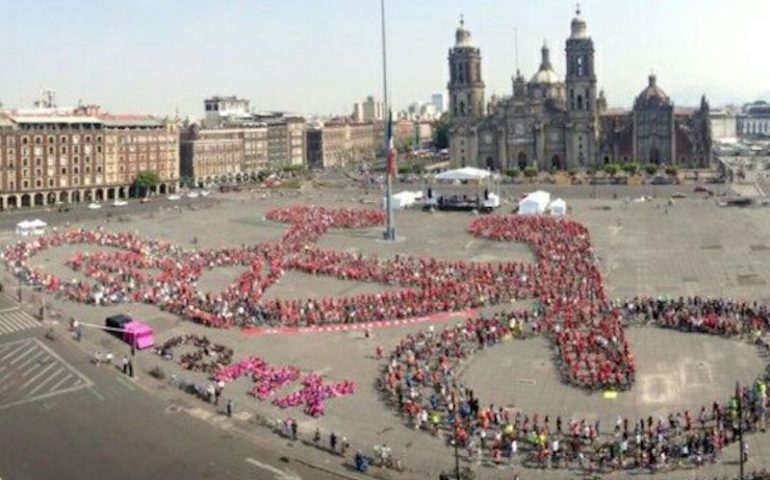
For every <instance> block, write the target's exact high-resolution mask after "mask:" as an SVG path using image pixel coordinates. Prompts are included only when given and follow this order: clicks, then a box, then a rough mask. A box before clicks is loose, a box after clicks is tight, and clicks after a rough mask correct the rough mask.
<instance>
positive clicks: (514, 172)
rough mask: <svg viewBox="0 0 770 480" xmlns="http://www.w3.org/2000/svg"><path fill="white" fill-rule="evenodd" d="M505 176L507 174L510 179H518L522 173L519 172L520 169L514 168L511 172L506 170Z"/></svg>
mask: <svg viewBox="0 0 770 480" xmlns="http://www.w3.org/2000/svg"><path fill="white" fill-rule="evenodd" d="M505 174H506V175H508V176H509V177H511V178H516V177H518V176H519V175H521V171H519V169H518V168H512V169H510V170H506V171H505Z"/></svg>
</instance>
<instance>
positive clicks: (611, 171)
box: [604, 163, 620, 177]
mask: <svg viewBox="0 0 770 480" xmlns="http://www.w3.org/2000/svg"><path fill="white" fill-rule="evenodd" d="M604 172H605V173H606V174H607V175H609V176H610V177H614V176H615V175H617V174H618V173H619V172H620V167H619V166H618V164H617V163H608V164H607V165H605V166H604Z"/></svg>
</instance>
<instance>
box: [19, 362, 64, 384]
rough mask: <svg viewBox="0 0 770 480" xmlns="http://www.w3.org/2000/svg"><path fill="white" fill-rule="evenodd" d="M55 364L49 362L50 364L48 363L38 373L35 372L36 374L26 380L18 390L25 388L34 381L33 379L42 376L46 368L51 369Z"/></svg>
mask: <svg viewBox="0 0 770 480" xmlns="http://www.w3.org/2000/svg"><path fill="white" fill-rule="evenodd" d="M55 366H56V364H55V363H51V364H50V365H48V366H47V367H45V368H44V369H43V371H41V372H40V373H38V374H37V375H35V376H34V377H32V378H30V379H29V380H27V381H26V382H25V383H24V385H22V386H21V388H19V390H23V389H25V388H27V387H28V386H29V385H30V384H31V383H32V382H34V381H35V380H37V379H38V378H40V377H42V376H43V374H44V373H45V372H47V371H48V370H50V369H52V368H53V367H55Z"/></svg>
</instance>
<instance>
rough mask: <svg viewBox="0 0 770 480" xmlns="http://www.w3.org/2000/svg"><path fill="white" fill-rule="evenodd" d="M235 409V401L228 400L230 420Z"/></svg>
mask: <svg viewBox="0 0 770 480" xmlns="http://www.w3.org/2000/svg"><path fill="white" fill-rule="evenodd" d="M233 407H234V404H233V399H232V398H228V399H227V417H228V418H230V417H232V416H233Z"/></svg>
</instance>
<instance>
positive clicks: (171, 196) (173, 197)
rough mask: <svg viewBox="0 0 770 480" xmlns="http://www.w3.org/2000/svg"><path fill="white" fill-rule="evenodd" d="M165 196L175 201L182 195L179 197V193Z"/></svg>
mask: <svg viewBox="0 0 770 480" xmlns="http://www.w3.org/2000/svg"><path fill="white" fill-rule="evenodd" d="M166 198H168V199H169V200H171V201H172V202H176V201H177V200H179V199H180V198H182V197H180V196H179V195H169V196H168V197H166Z"/></svg>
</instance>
